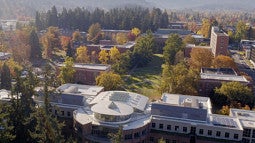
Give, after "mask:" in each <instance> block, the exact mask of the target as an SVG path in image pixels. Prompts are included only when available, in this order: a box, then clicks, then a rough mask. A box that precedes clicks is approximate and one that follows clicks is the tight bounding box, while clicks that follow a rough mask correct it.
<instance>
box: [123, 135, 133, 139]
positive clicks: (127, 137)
mask: <svg viewBox="0 0 255 143" xmlns="http://www.w3.org/2000/svg"><path fill="white" fill-rule="evenodd" d="M132 137H133V136H132V134H128V135H125V140H129V139H132Z"/></svg>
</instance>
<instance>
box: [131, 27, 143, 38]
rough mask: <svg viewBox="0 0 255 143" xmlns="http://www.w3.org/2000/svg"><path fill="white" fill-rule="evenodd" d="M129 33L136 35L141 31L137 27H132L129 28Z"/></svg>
mask: <svg viewBox="0 0 255 143" xmlns="http://www.w3.org/2000/svg"><path fill="white" fill-rule="evenodd" d="M131 33H132V34H134V35H135V36H136V37H138V36H139V35H140V33H141V31H140V29H139V28H137V27H134V28H132V29H131Z"/></svg>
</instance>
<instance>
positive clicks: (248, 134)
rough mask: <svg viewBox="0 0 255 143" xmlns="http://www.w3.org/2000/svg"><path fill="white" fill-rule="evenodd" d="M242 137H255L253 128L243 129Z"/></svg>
mask: <svg viewBox="0 0 255 143" xmlns="http://www.w3.org/2000/svg"><path fill="white" fill-rule="evenodd" d="M243 137H252V138H255V130H252V129H244V130H243Z"/></svg>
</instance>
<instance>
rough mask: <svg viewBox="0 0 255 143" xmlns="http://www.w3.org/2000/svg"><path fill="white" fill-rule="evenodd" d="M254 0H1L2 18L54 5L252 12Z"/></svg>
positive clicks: (33, 11)
mask: <svg viewBox="0 0 255 143" xmlns="http://www.w3.org/2000/svg"><path fill="white" fill-rule="evenodd" d="M252 3H253V0H213V1H212V0H157V1H155V0H128V1H127V0H64V1H63V0H0V18H3V19H7V18H16V17H17V16H33V15H34V14H35V11H47V10H48V9H50V8H51V7H52V6H53V5H55V6H56V7H57V8H58V9H60V10H61V9H62V8H63V7H66V8H74V7H78V6H79V7H84V8H88V9H93V8H95V7H99V8H102V9H111V8H116V7H121V8H122V7H130V6H137V5H138V6H142V7H149V8H152V7H157V8H161V9H176V10H181V9H193V10H210V11H211V10H212V11H213V10H235V11H236V10H238V11H252V10H254V7H253V4H252Z"/></svg>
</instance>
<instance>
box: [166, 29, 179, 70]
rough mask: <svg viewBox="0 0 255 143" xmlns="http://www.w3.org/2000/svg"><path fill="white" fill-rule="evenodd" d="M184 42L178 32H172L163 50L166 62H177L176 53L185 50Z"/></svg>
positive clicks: (170, 63) (171, 63)
mask: <svg viewBox="0 0 255 143" xmlns="http://www.w3.org/2000/svg"><path fill="white" fill-rule="evenodd" d="M183 48H184V43H183V42H182V39H181V37H179V35H177V34H172V35H170V36H169V38H168V39H167V40H166V45H165V47H164V49H163V50H164V51H163V57H164V60H165V63H167V64H169V65H173V64H174V63H175V55H176V53H177V52H178V51H180V50H183Z"/></svg>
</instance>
